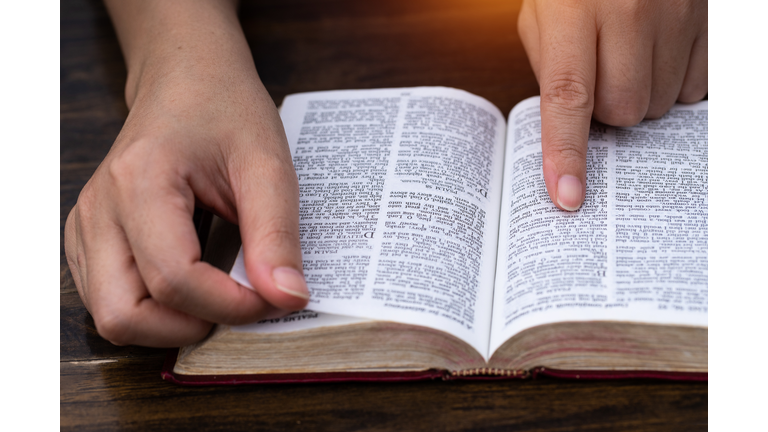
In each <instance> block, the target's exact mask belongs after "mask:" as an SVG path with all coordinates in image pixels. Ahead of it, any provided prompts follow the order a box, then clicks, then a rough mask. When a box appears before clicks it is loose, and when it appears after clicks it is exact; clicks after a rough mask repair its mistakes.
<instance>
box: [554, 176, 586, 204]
mask: <svg viewBox="0 0 768 432" xmlns="http://www.w3.org/2000/svg"><path fill="white" fill-rule="evenodd" d="M582 195H583V194H582V189H581V180H579V179H578V178H576V177H574V176H572V175H564V176H561V177H560V180H558V181H557V203H558V204H559V205H560V207H562V208H564V209H566V210H568V211H576V210H578V209H579V207H581V202H582V201H581V197H582Z"/></svg>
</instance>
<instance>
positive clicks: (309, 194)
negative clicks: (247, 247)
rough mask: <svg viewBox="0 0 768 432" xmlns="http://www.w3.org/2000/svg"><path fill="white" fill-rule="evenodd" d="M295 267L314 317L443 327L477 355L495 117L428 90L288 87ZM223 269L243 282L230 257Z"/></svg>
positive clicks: (497, 130)
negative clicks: (298, 253)
mask: <svg viewBox="0 0 768 432" xmlns="http://www.w3.org/2000/svg"><path fill="white" fill-rule="evenodd" d="M281 116H282V119H283V123H284V126H285V129H286V135H287V137H288V142H289V144H290V146H291V152H292V154H293V160H294V166H295V168H296V173H297V175H298V177H299V189H300V200H301V201H300V236H301V244H302V250H303V257H304V273H305V276H306V278H307V284H308V286H309V290H310V294H311V299H310V303H309V305H308V309H311V310H313V311H317V312H326V313H331V314H339V315H347V316H354V317H363V318H370V319H380V320H390V321H397V322H402V323H408V324H417V325H424V326H428V327H432V328H436V329H440V330H443V331H447V332H449V333H451V334H453V335H455V336H457V337H459V338H461V339H463V340H464V341H466V342H467V343H469V344H470V345H472V346H473V347H475V349H477V350H478V352H480V353H481V354H483V355H485V354H486V353H487V350H488V340H489V335H490V314H491V307H492V298H493V283H494V268H495V259H496V241H497V234H498V233H497V229H498V215H499V203H500V201H501V175H502V165H503V146H504V136H505V132H506V131H505V129H506V127H505V122H504V117H503V115H502V114H501V113H500V112H499V110H498V109H497V108H496V107H495V106H493V105H492V104H491V103H490V102H488V101H486V100H485V99H482V98H480V97H477V96H474V95H471V94H469V93H467V92H464V91H461V90H455V89H449V88H441V87H420V88H404V89H383V90H351V91H333V92H315V93H304V94H297V95H291V96H288V97H287V98H286V99H285V101H284V102H283V106H282V110H281ZM232 276H233V277H234V278H235V279H236V280H238V282H240V283H243V284H246V283H247V278H246V277H245V272H244V268H243V265H242V251H241V256H240V257H238V261H237V262H236V265H235V268H234V269H233V271H232Z"/></svg>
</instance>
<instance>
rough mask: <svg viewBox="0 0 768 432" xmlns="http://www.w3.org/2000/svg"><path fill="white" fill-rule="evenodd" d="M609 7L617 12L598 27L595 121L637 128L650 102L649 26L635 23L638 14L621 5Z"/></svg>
mask: <svg viewBox="0 0 768 432" xmlns="http://www.w3.org/2000/svg"><path fill="white" fill-rule="evenodd" d="M608 7H613V8H615V9H617V10H613V9H612V10H609V11H607V12H610V13H604V14H602V15H601V16H603V17H605V21H604V22H599V23H598V26H599V28H600V36H599V39H598V45H597V70H596V80H595V109H594V118H595V119H597V120H599V121H601V122H603V123H605V124H609V125H612V126H634V125H636V124H637V123H639V122H640V121H641V120H642V119H643V118H644V117H645V114H646V112H647V110H648V106H649V104H650V101H651V86H652V83H653V81H652V78H654V75H653V68H652V65H653V62H652V60H653V53H654V51H653V38H652V37H651V35H649V34H648V33H649V28H648V26H642V25H640V23H639V22H638V20H637V19H634V18H635V15H636V14H632V13H628V11H624V10H620V9H619V7H620V6H619V5H618V4H616V5H613V4H610V5H608ZM654 84H655V83H654ZM675 94H676V93H675Z"/></svg>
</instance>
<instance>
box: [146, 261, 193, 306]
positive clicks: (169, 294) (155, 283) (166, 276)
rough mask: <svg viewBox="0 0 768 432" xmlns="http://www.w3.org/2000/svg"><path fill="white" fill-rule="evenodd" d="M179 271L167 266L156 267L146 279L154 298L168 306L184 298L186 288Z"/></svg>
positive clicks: (176, 303)
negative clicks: (182, 285) (182, 286)
mask: <svg viewBox="0 0 768 432" xmlns="http://www.w3.org/2000/svg"><path fill="white" fill-rule="evenodd" d="M180 279H181V277H180V274H179V272H177V271H173V270H169V269H167V268H162V269H156V270H155V271H154V272H153V273H152V275H151V277H149V278H148V279H147V281H146V283H147V289H148V290H149V292H150V293H151V294H152V298H153V299H155V300H157V301H158V302H159V303H161V304H164V305H166V306H171V307H173V305H178V304H180V302H181V301H182V300H183V297H182V296H183V295H184V290H183V289H181V284H180V283H179V281H180Z"/></svg>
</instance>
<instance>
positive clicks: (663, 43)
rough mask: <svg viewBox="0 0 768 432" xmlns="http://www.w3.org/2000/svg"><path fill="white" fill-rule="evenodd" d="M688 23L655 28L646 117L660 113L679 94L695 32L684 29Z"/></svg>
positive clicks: (668, 107) (659, 115)
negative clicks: (649, 99) (649, 93)
mask: <svg viewBox="0 0 768 432" xmlns="http://www.w3.org/2000/svg"><path fill="white" fill-rule="evenodd" d="M688 27H689V26H687V25H680V26H665V27H663V28H659V29H657V33H658V35H659V36H658V38H657V40H656V43H655V49H654V52H653V90H652V93H651V102H650V105H649V106H648V112H647V113H646V118H650V119H655V118H659V117H661V116H663V115H664V114H665V113H666V112H667V111H669V109H670V108H672V105H674V104H675V101H676V100H677V98H678V95H679V94H680V91H681V89H682V87H683V82H684V80H685V74H686V70H687V69H688V65H689V63H690V56H691V47H692V46H693V45H694V39H695V34H688V32H687V31H686V29H687V28H688ZM702 96H703V95H702Z"/></svg>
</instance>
